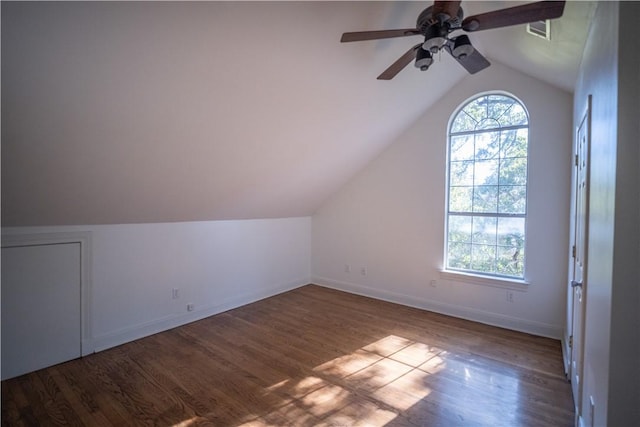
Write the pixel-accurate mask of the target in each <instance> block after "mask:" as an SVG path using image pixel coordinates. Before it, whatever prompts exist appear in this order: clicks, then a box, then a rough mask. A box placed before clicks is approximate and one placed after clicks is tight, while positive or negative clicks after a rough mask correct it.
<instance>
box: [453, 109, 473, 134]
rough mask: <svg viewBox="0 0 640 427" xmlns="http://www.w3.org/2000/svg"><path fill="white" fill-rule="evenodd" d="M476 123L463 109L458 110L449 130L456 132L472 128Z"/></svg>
mask: <svg viewBox="0 0 640 427" xmlns="http://www.w3.org/2000/svg"><path fill="white" fill-rule="evenodd" d="M476 123H477V122H476V121H475V120H474V119H473V118H472V117H471V116H469V115H468V114H467V113H465V112H464V110H463V111H460V113H458V116H457V117H456V119H455V120H454V121H453V123H452V125H451V132H453V133H456V132H464V131H467V130H473V129H475V127H476Z"/></svg>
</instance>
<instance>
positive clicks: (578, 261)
mask: <svg viewBox="0 0 640 427" xmlns="http://www.w3.org/2000/svg"><path fill="white" fill-rule="evenodd" d="M590 106H591V98H589V105H588V107H587V112H586V114H585V115H584V117H583V119H582V121H581V123H580V127H579V128H578V131H577V135H576V153H575V155H576V168H577V170H576V183H575V184H576V191H575V218H574V223H575V241H574V257H573V272H572V277H571V281H570V286H571V295H572V324H573V338H572V351H571V387H572V391H573V399H574V405H575V408H576V416H577V417H580V416H581V415H582V408H581V402H582V397H581V393H582V372H583V360H582V359H583V348H584V345H583V337H584V316H585V299H586V295H587V280H586V279H587V277H586V271H587V243H588V218H589V144H590V141H589V137H590V111H591V108H590Z"/></svg>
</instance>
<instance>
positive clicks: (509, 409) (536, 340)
mask: <svg viewBox="0 0 640 427" xmlns="http://www.w3.org/2000/svg"><path fill="white" fill-rule="evenodd" d="M2 425H3V426H5V425H6V426H13V425H28V426H44V425H86V426H111V425H115V426H124V425H159V426H170V425H177V426H196V425H198V426H199V425H211V426H240V425H242V426H267V425H270V426H283V425H294V426H316V425H332V426H352V425H363V426H364V425H367V426H383V425H386V426H447V427H448V426H492V427H493V426H509V427H511V426H571V425H573V404H572V399H571V388H570V385H569V383H568V382H567V381H566V379H565V376H564V373H563V368H562V358H561V350H560V343H559V342H558V341H555V340H551V339H547V338H540V337H535V336H532V335H527V334H522V333H517V332H513V331H508V330H505V329H500V328H494V327H491V326H486V325H482V324H478V323H473V322H469V321H465V320H461V319H456V318H452V317H447V316H443V315H439V314H435V313H430V312H425V311H421V310H417V309H413V308H408V307H404V306H400V305H395V304H391V303H387V302H383V301H378V300H373V299H369V298H364V297H360V296H356V295H352V294H347V293H343V292H338V291H335V290H330V289H326V288H322V287H319V286H314V285H309V286H304V287H302V288H298V289H296V290H293V291H290V292H286V293H284V294H280V295H277V296H275V297H272V298H268V299H265V300H262V301H259V302H256V303H253V304H249V305H246V306H243V307H241V308H238V309H235V310H231V311H228V312H226V313H222V314H219V315H217V316H212V317H209V318H207V319H204V320H201V321H198V322H194V323H191V324H188V325H185V326H182V327H179V328H176V329H173V330H170V331H167V332H163V333H160V334H157V335H153V336H150V337H147V338H144V339H141V340H138V341H135V342H131V343H128V344H125V345H122V346H119V347H116V348H112V349H109V350H106V351H103V352H100V353H96V354H93V355H90V356H88V357H85V358H82V359H77V360H73V361H71V362H67V363H63V364H60V365H57V366H53V367H51V368H47V369H43V370H40V371H37V372H34V373H30V374H27V375H23V376H21V377H18V378H14V379H11V380H7V381H3V382H2Z"/></svg>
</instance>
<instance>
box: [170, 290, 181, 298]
mask: <svg viewBox="0 0 640 427" xmlns="http://www.w3.org/2000/svg"><path fill="white" fill-rule="evenodd" d="M171 298H173V299H178V298H180V289H178V288H173V289H171Z"/></svg>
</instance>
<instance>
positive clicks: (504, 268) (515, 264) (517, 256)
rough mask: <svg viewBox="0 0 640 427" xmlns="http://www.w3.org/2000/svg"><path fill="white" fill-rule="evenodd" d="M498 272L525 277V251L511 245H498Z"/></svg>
mask: <svg viewBox="0 0 640 427" xmlns="http://www.w3.org/2000/svg"><path fill="white" fill-rule="evenodd" d="M496 273H498V274H503V275H505V276H513V277H524V252H523V251H522V250H520V249H517V248H512V247H509V246H498V259H497V260H496Z"/></svg>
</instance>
